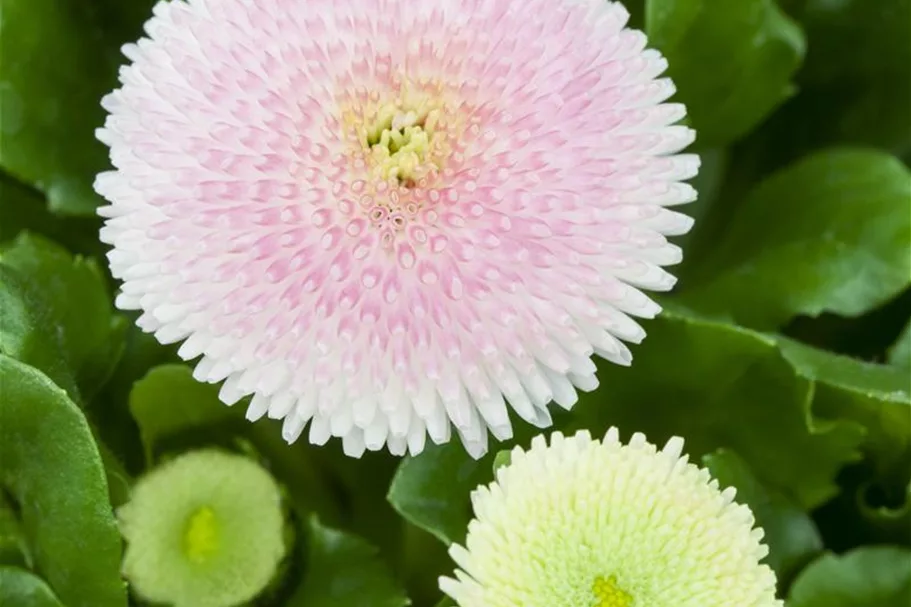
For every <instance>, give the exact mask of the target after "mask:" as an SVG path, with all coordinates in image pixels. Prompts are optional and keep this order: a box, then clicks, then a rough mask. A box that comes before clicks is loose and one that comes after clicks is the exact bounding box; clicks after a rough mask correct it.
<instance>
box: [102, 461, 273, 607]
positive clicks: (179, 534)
mask: <svg viewBox="0 0 911 607" xmlns="http://www.w3.org/2000/svg"><path fill="white" fill-rule="evenodd" d="M117 515H118V518H119V519H120V528H121V532H122V533H123V536H124V537H125V538H126V540H127V549H126V554H125V555H124V560H123V574H124V577H126V579H127V580H128V581H129V582H130V585H131V588H132V590H133V592H134V593H135V594H136V595H137V596H138V597H140V598H142V599H144V600H147V601H150V602H154V603H162V604H167V605H174V607H232V606H234V605H240V604H242V603H245V602H247V601H249V600H250V599H252V598H254V597H255V596H256V595H258V594H259V593H260V592H262V590H263V589H264V588H265V587H266V586H267V585H268V584H269V582H270V581H271V580H272V578H273V577H274V576H275V574H276V572H277V570H278V566H279V564H280V562H281V560H282V558H283V557H284V555H285V552H286V546H285V541H284V538H283V526H284V520H283V514H282V506H281V495H280V491H279V488H278V485H277V484H276V483H275V480H274V479H273V478H272V477H271V476H270V475H269V473H268V472H267V471H266V470H265V469H263V468H262V467H261V466H259V465H258V464H257V463H256V462H254V461H253V460H251V459H248V458H246V457H243V456H240V455H233V454H229V453H226V452H223V451H216V450H203V451H194V452H191V453H187V454H184V455H182V456H180V457H178V458H176V459H174V460H172V461H170V462H167V463H165V464H163V465H162V466H160V467H158V468H156V469H155V470H153V471H152V472H150V473H149V474H148V475H146V476H145V477H144V478H142V479H141V480H140V481H139V483H138V484H137V485H136V487H135V488H134V490H133V495H132V498H131V500H130V502H129V503H127V504H126V505H124V506H123V507H122V508H120V509H119V511H118V512H117Z"/></svg>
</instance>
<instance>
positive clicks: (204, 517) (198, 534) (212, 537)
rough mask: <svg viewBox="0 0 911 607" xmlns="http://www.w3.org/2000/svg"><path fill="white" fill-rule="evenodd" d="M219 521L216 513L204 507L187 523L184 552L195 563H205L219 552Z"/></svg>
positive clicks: (184, 535)
mask: <svg viewBox="0 0 911 607" xmlns="http://www.w3.org/2000/svg"><path fill="white" fill-rule="evenodd" d="M218 540H219V533H218V519H217V517H216V516H215V511H214V510H212V508H210V507H208V506H203V507H202V508H200V509H198V510H197V511H196V512H194V513H193V514H192V515H191V516H190V518H189V520H188V521H187V526H186V530H185V531H184V534H183V550H184V553H185V554H186V555H187V558H188V559H189V560H190V561H192V562H194V563H203V562H205V561H206V560H208V559H209V557H211V556H212V555H213V554H214V553H215V552H217V551H218V544H219V541H218Z"/></svg>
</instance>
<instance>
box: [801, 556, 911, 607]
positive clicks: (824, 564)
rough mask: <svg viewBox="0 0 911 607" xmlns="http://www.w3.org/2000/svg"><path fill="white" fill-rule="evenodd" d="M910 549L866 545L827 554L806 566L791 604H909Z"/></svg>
mask: <svg viewBox="0 0 911 607" xmlns="http://www.w3.org/2000/svg"><path fill="white" fill-rule="evenodd" d="M909 604H911V550H908V549H905V548H893V547H888V546H877V547H864V548H859V549H857V550H854V551H852V552H849V553H847V554H844V555H841V556H836V555H833V554H828V555H825V556H823V557H821V558H820V559H818V560H817V561H815V562H814V563H812V564H811V565H810V566H809V567H807V568H806V569H805V570H804V571H803V573H802V574H801V575H800V577H798V578H797V580H796V581H795V582H794V585H793V586H792V587H791V593H790V597H789V598H788V607H908V605H909Z"/></svg>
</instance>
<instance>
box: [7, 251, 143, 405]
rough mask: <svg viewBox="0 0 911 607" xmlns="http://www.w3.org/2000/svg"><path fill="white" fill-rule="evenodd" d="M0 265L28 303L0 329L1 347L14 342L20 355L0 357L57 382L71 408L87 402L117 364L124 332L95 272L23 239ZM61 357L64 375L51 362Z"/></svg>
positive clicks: (123, 323) (63, 253)
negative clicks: (67, 395) (0, 335)
mask: <svg viewBox="0 0 911 607" xmlns="http://www.w3.org/2000/svg"><path fill="white" fill-rule="evenodd" d="M0 265H2V266H3V267H5V268H8V269H10V270H12V271H13V272H15V273H16V274H18V276H19V277H20V278H19V280H16V279H11V282H12V283H14V285H16V287H15V290H17V291H18V292H19V293H18V297H19V298H23V297H24V298H25V299H26V302H27V306H26V311H25V313H22V312H21V311H20V312H17V313H16V314H15V315H14V316H15V319H16V320H14V321H13V323H11V325H8V324H7V321H6V320H4V321H3V329H2V331H3V333H4V337H3V339H4V344H9V343H12V342H14V341H15V342H16V343H18V344H20V346H21V347H25V349H24V350H22V349H20V350H16V349H15V348H13V347H12V346H9V348H10V349H7V348H8V346H7V345H4V349H3V351H4V352H5V353H7V354H9V355H11V356H14V357H16V358H19V359H20V360H23V361H24V362H27V363H29V364H32V365H34V366H36V367H38V368H39V369H41V370H42V371H44V372H45V373H47V374H48V375H49V376H50V377H51V378H52V379H54V380H55V381H60V382H61V383H60V385H61V387H63V388H66V389H67V391H68V392H70V396H71V397H72V398H73V399H74V400H75V401H76V402H80V401H85V400H88V399H89V398H90V397H91V396H92V395H93V394H94V393H95V392H96V391H97V390H98V389H99V388H100V387H101V386H102V385H103V384H104V382H105V381H106V380H107V378H108V376H109V375H110V374H111V372H112V371H113V369H114V366H115V365H116V364H117V360H118V359H119V357H120V354H121V352H122V350H123V343H124V335H125V332H126V328H127V323H126V321H125V320H124V318H123V317H121V316H119V315H116V314H114V311H113V309H112V307H111V302H110V297H109V295H108V291H107V287H106V284H105V279H104V276H103V275H102V273H101V271H100V270H99V268H98V266H97V265H96V264H95V262H94V261H93V260H91V259H86V258H83V257H80V256H76V257H73V256H71V255H70V254H69V253H68V252H67V251H66V250H65V249H63V248H62V247H60V246H59V245H57V244H55V243H53V242H51V241H49V240H46V239H44V238H42V237H40V236H35V235H31V234H28V233H22V234H20V235H19V236H18V237H17V238H16V239H15V240H14V241H13V243H12V244H11V245H10V246H9V247H7V248H6V249H5V250H3V251H2V253H0ZM16 307H17V308H18V309H20V310H21V306H16ZM13 325H15V326H13ZM32 331H34V332H35V333H36V336H35V337H34V338H33V337H32V336H30V335H29V333H30V332H32ZM7 333H9V335H8V334H7ZM49 350H52V351H49ZM61 355H62V358H63V362H64V364H65V367H66V369H65V370H63V369H60V365H59V360H55V359H59V358H60V356H61ZM67 372H69V373H70V374H71V375H72V378H73V380H74V381H75V382H76V384H77V385H78V387H79V393H78V394H75V393H73V392H72V386H71V382H70V380H69V379H68V378H64V377H63V375H64V374H65V373H67ZM80 396H81V398H80Z"/></svg>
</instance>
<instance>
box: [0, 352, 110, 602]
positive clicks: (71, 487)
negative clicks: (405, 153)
mask: <svg viewBox="0 0 911 607" xmlns="http://www.w3.org/2000/svg"><path fill="white" fill-rule="evenodd" d="M0 385H2V386H3V398H2V399H0V428H2V429H3V440H0V482H2V484H3V486H4V487H6V488H7V489H8V490H9V492H10V493H11V495H12V496H13V498H14V499H15V500H16V502H17V503H18V504H19V507H20V509H21V519H22V525H23V528H24V530H25V533H26V536H27V537H28V539H29V543H30V546H31V548H32V552H33V553H34V557H35V563H36V565H37V568H38V570H39V571H40V572H41V574H42V575H43V576H44V578H45V579H47V580H48V582H49V583H50V585H51V587H52V588H53V589H54V591H55V592H56V594H57V596H59V597H60V600H61V601H62V602H63V603H65V604H66V605H67V606H68V607H126V604H127V602H126V593H125V592H124V588H123V585H122V583H121V581H120V558H121V542H120V534H119V533H118V531H117V526H116V524H115V522H114V516H113V513H112V511H111V505H110V503H109V502H108V488H107V484H106V482H105V477H104V468H103V467H102V464H101V457H100V456H99V454H98V449H97V448H96V447H95V443H94V442H93V440H92V433H91V431H90V430H89V427H88V424H87V423H86V420H85V418H84V417H83V415H82V412H80V411H79V409H78V408H77V407H76V405H75V404H74V403H73V402H72V400H70V399H69V398H68V397H67V395H66V393H65V392H64V391H63V390H61V389H60V388H58V387H57V386H56V385H55V384H54V383H53V382H52V381H51V380H50V379H48V378H47V376H45V375H44V374H42V373H41V372H39V371H37V370H36V369H33V368H32V367H29V366H27V365H24V364H22V363H20V362H18V361H16V360H14V359H12V358H9V357H8V356H5V355H2V354H0Z"/></svg>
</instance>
